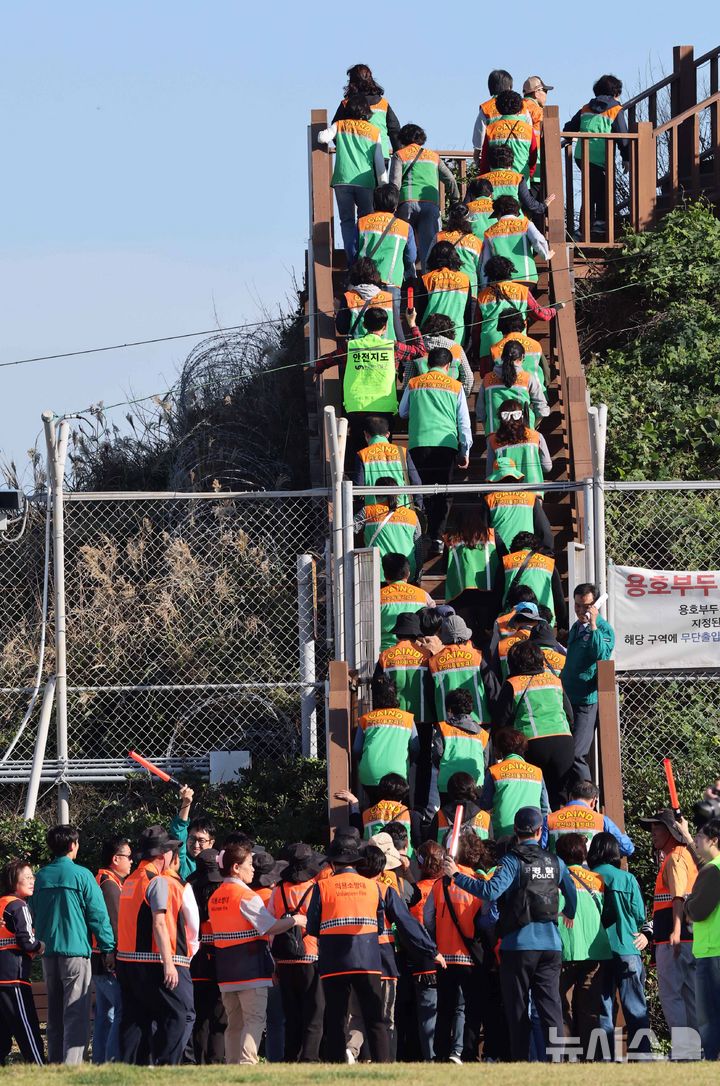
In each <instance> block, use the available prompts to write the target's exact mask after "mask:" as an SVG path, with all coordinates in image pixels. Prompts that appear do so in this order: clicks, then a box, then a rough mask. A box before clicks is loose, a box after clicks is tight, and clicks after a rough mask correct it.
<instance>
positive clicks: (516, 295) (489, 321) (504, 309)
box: [478, 279, 528, 358]
mask: <svg viewBox="0 0 720 1086" xmlns="http://www.w3.org/2000/svg"><path fill="white" fill-rule="evenodd" d="M527 296H528V287H526V286H525V285H524V283H515V282H513V281H512V280H511V279H507V280H505V281H504V282H502V283H493V284H491V285H489V286H486V287H482V288H481V290H480V293H479V294H478V306H479V307H480V357H481V358H484V357H485V355H488V354H490V348H491V347H492V346H493V344H494V343H497V342H498V340H501V339H502V336H501V334H500V332H499V331H498V326H497V324H498V320H499V319H500V317H501V316H503V315H507V314H508V313H513V312H515V313H519V314H520V316H521V317H522V318H523V320H526V319H527V310H528V304H527Z"/></svg>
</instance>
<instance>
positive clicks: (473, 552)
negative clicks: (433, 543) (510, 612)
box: [445, 528, 500, 601]
mask: <svg viewBox="0 0 720 1086" xmlns="http://www.w3.org/2000/svg"><path fill="white" fill-rule="evenodd" d="M499 567H500V559H499V556H498V552H497V550H496V547H495V533H494V532H493V530H492V528H491V529H490V532H489V534H488V538H487V541H486V542H485V543H477V544H475V546H474V547H471V546H470V545H469V544H467V543H453V545H452V546H451V547H449V548H448V560H447V574H446V577H445V599H446V600H447V601H451V600H454V599H457V597H458V596H459V595H460V594H461V593H462V592H465V591H466V590H467V589H479V590H480V591H481V592H491V591H492V587H493V584H494V582H495V575H496V573H497V571H498V569H499Z"/></svg>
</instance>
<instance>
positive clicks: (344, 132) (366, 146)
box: [331, 121, 380, 189]
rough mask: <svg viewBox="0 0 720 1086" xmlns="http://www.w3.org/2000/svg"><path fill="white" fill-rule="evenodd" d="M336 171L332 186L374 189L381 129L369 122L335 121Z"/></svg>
mask: <svg viewBox="0 0 720 1086" xmlns="http://www.w3.org/2000/svg"><path fill="white" fill-rule="evenodd" d="M335 125H336V131H335V141H334V142H335V168H334V170H333V175H332V181H331V184H332V185H333V187H334V186H336V185H359V186H360V187H361V188H365V189H374V188H375V185H376V183H377V182H376V178H375V144H376V143H377V141H378V140H379V139H380V129H379V128H377V127H376V126H375V125H374V124H370V123H369V122H368V121H336V122H335Z"/></svg>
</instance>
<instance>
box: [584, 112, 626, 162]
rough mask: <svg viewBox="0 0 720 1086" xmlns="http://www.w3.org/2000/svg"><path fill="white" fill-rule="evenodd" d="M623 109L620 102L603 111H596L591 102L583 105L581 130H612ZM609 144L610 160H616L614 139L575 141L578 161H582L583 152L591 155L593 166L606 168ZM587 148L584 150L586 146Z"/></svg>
mask: <svg viewBox="0 0 720 1086" xmlns="http://www.w3.org/2000/svg"><path fill="white" fill-rule="evenodd" d="M621 109H622V106H621V105H620V103H619V102H618V103H617V105H614V106H610V107H609V108H608V109H605V110H603V111H602V113H595V112H594V110H592V109H591V108H590V103H588V104H587V105H586V106H583V107H582V110H581V111H580V131H581V132H612V126H613V123H614V121H615V118H616V117H617V115H618V113H619V112H620V110H621ZM608 144H610V162H614V161H615V145H614V142H613V141H612V140H602V139H594V140H593V139H589V140H577V142H576V143H575V152H574V153H575V159H576V161H577V162H582V159H583V154H585V155H589V158H590V162H591V163H592V164H593V166H602V167H603V169H605V167H606V165H607V153H608ZM586 146H587V149H586V150H584V148H586Z"/></svg>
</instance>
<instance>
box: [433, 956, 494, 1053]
mask: <svg viewBox="0 0 720 1086" xmlns="http://www.w3.org/2000/svg"><path fill="white" fill-rule="evenodd" d="M485 988H486V981H485V970H484V969H483V968H481V967H480V966H477V965H449V966H448V967H447V969H438V971H437V1018H436V1019H435V1058H436V1059H437V1060H447V1059H448V1057H449V1055H450V1053H451V1052H452V1040H453V1023H454V1019H455V1011H456V1008H457V1001H458V992H460V991H462V993H463V995H464V997H465V1031H464V1033H463V1057H462V1058H463V1060H466V1061H473V1060H477V1058H478V1048H479V1045H480V1027H481V1025H482V1020H483V1012H484V998H483V995H484V992H485Z"/></svg>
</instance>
